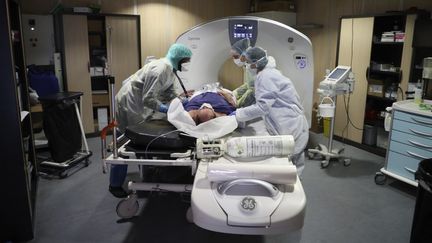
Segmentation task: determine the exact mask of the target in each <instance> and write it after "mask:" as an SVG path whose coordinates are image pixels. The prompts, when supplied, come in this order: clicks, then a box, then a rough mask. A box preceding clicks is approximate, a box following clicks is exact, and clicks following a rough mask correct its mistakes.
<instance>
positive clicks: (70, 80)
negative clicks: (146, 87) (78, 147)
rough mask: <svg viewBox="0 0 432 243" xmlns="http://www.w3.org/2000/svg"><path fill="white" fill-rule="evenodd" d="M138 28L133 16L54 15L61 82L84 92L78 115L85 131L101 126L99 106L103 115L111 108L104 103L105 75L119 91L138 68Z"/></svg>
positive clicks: (70, 88) (94, 130) (67, 88)
mask: <svg viewBox="0 0 432 243" xmlns="http://www.w3.org/2000/svg"><path fill="white" fill-rule="evenodd" d="M139 29H140V27H139V16H136V15H78V14H61V15H57V16H56V17H55V31H56V48H57V50H58V51H59V52H61V53H62V67H63V79H64V85H65V87H66V90H67V91H81V92H83V93H84V95H83V99H82V112H81V114H82V117H83V119H82V120H83V125H84V130H85V132H86V133H94V132H97V131H99V130H100V129H102V127H99V126H98V119H101V117H98V114H101V112H98V110H99V109H105V110H106V112H105V113H104V112H102V113H104V114H107V113H108V112H109V110H110V109H109V102H108V103H107V102H106V100H108V99H109V97H108V81H107V78H104V77H105V76H108V75H110V76H114V78H115V80H116V83H115V89H116V91H118V90H119V89H120V87H121V83H122V81H123V80H124V79H126V78H127V77H128V76H130V75H131V74H133V73H135V72H136V71H137V70H138V69H139V68H140V67H141V60H140V57H141V48H140V40H139V36H140V34H139ZM101 101H104V102H103V105H101V104H102V103H101ZM105 105H106V106H105ZM99 111H100V110H99ZM105 117H106V116H105ZM99 124H100V122H99Z"/></svg>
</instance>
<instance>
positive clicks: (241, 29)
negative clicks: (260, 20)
mask: <svg viewBox="0 0 432 243" xmlns="http://www.w3.org/2000/svg"><path fill="white" fill-rule="evenodd" d="M253 29H254V28H253V25H252V24H245V23H236V24H234V31H233V37H234V38H235V39H243V38H246V37H247V38H249V39H253Z"/></svg>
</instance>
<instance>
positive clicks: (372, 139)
mask: <svg viewBox="0 0 432 243" xmlns="http://www.w3.org/2000/svg"><path fill="white" fill-rule="evenodd" d="M376 142H377V128H376V127H374V126H371V125H364V127H363V143H364V144H366V145H369V146H375V145H376Z"/></svg>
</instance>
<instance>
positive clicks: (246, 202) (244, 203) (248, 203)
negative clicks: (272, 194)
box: [240, 197, 257, 211]
mask: <svg viewBox="0 0 432 243" xmlns="http://www.w3.org/2000/svg"><path fill="white" fill-rule="evenodd" d="M240 206H241V208H242V209H243V210H245V211H253V210H254V209H255V208H256V206H257V203H256V201H255V199H254V198H252V197H245V198H243V199H242V200H241V202H240Z"/></svg>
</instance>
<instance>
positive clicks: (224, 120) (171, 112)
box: [167, 98, 237, 140]
mask: <svg viewBox="0 0 432 243" xmlns="http://www.w3.org/2000/svg"><path fill="white" fill-rule="evenodd" d="M167 115H168V121H169V122H171V124H173V125H174V126H175V127H176V128H177V129H178V130H180V131H182V132H184V133H187V134H189V135H190V136H193V137H196V138H202V139H209V140H211V139H215V138H220V137H223V136H225V135H227V134H229V133H231V132H233V131H234V130H235V129H236V128H237V120H236V118H235V116H221V117H217V118H215V119H212V120H210V121H207V122H204V123H201V124H199V125H198V126H197V125H195V122H194V120H193V119H192V117H191V116H190V115H189V113H188V112H187V111H186V110H185V109H184V107H183V105H182V103H181V101H180V99H179V98H176V99H174V100H173V101H171V104H170V106H169V108H168V112H167Z"/></svg>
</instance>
